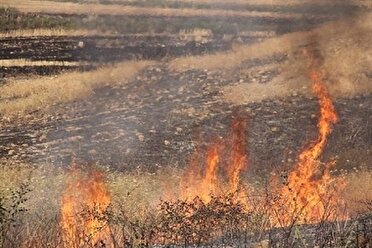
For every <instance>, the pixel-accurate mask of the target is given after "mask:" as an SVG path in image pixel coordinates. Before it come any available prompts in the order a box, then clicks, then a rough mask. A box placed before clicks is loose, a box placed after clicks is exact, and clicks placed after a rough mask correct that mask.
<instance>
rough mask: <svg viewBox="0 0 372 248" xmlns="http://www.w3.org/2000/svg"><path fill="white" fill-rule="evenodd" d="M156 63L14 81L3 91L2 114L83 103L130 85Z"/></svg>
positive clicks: (128, 64)
mask: <svg viewBox="0 0 372 248" xmlns="http://www.w3.org/2000/svg"><path fill="white" fill-rule="evenodd" d="M152 63H153V62H151V61H138V62H123V63H119V64H115V65H113V66H106V67H102V68H100V69H97V70H95V71H90V72H69V73H65V74H61V75H59V76H53V77H39V78H29V79H22V80H13V81H11V82H9V83H7V84H6V85H4V86H2V87H1V91H0V113H1V114H6V115H9V114H13V113H15V112H25V111H30V110H35V109H43V108H45V107H47V106H50V105H52V104H55V103H62V102H68V101H73V100H76V99H81V98H84V97H87V96H89V95H90V94H91V93H92V91H93V90H94V89H95V88H98V87H101V86H104V85H111V84H124V83H127V82H128V81H130V80H132V79H133V78H134V77H135V76H136V75H137V73H139V72H140V71H141V70H143V69H144V68H145V67H147V66H149V65H151V64H152Z"/></svg>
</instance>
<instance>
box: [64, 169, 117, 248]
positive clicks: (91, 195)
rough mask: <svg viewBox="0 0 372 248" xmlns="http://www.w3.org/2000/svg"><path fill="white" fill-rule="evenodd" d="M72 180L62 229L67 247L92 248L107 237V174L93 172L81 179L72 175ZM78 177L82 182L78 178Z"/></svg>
mask: <svg viewBox="0 0 372 248" xmlns="http://www.w3.org/2000/svg"><path fill="white" fill-rule="evenodd" d="M72 175H73V178H74V180H73V181H71V182H70V183H69V184H68V186H67V189H66V192H65V193H64V195H63V197H62V206H61V227H62V230H63V238H64V244H65V247H68V248H75V247H88V246H89V247H90V246H91V245H95V244H96V243H97V242H99V241H101V240H102V239H104V238H105V236H106V235H105V234H107V229H106V223H105V221H104V220H102V218H100V217H102V215H103V214H104V212H105V211H106V209H107V207H108V205H109V204H110V201H111V198H110V194H109V192H108V190H107V188H106V185H105V183H104V182H103V174H102V173H100V172H93V173H90V175H88V177H83V178H81V177H80V176H79V175H78V174H77V173H76V172H73V173H72ZM77 178H78V179H77Z"/></svg>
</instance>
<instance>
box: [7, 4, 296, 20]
mask: <svg viewBox="0 0 372 248" xmlns="http://www.w3.org/2000/svg"><path fill="white" fill-rule="evenodd" d="M3 5H5V6H7V7H13V8H16V9H18V10H19V11H22V12H26V13H49V14H80V15H81V14H89V15H127V16H143V15H145V16H167V17H173V16H180V17H193V16H194V17H195V16H203V17H270V18H297V17H301V16H303V15H296V14H282V13H268V12H244V11H231V10H202V9H167V8H142V7H132V6H120V5H104V4H84V5H81V4H77V3H68V2H47V1H32V2H30V1H24V0H16V1H10V0H3Z"/></svg>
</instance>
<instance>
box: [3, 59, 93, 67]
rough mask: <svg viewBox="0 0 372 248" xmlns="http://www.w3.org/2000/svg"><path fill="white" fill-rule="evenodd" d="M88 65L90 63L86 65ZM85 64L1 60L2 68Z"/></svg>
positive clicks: (76, 63)
mask: <svg viewBox="0 0 372 248" xmlns="http://www.w3.org/2000/svg"><path fill="white" fill-rule="evenodd" d="M85 64H86V65H88V63H85ZM82 65H84V63H83V62H77V61H50V60H27V59H0V66H4V67H9V66H21V67H22V66H82Z"/></svg>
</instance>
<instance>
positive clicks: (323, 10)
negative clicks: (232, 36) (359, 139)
mask: <svg viewBox="0 0 372 248" xmlns="http://www.w3.org/2000/svg"><path fill="white" fill-rule="evenodd" d="M54 1H56V2H74V3H82V4H83V3H87V1H84V0H54ZM98 3H100V4H108V5H110V4H115V5H123V6H136V7H148V8H149V7H157V8H173V9H184V8H186V9H218V10H235V11H257V12H274V13H302V14H314V15H350V14H352V13H355V12H356V11H359V10H361V7H359V6H355V5H348V4H345V3H337V2H336V3H334V4H327V5H326V4H322V5H317V4H309V3H304V4H301V5H277V4H272V5H258V4H236V3H222V2H216V3H213V4H207V3H196V2H194V3H193V2H176V1H167V0H150V1H148V0H140V1H118V0H100V1H98Z"/></svg>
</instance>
